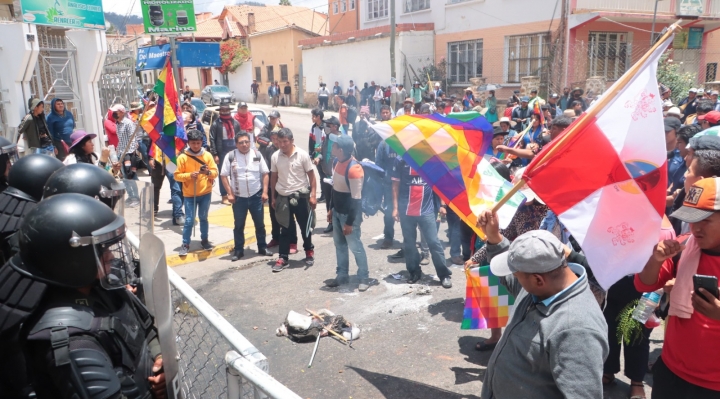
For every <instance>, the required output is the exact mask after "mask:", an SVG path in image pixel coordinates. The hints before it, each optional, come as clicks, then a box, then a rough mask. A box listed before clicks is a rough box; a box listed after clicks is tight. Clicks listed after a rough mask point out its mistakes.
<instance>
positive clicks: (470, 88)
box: [465, 87, 473, 91]
mask: <svg viewBox="0 0 720 399" xmlns="http://www.w3.org/2000/svg"><path fill="white" fill-rule="evenodd" d="M465 91H473V88H472V87H468V88H467V89H465Z"/></svg>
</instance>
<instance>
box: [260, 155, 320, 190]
mask: <svg viewBox="0 0 720 399" xmlns="http://www.w3.org/2000/svg"><path fill="white" fill-rule="evenodd" d="M270 163H271V165H270V171H271V172H273V173H277V174H278V178H277V184H276V185H275V191H277V193H278V194H280V195H282V196H288V195H290V194H292V193H296V192H298V191H300V190H302V189H303V188H308V187H310V181H309V180H308V176H307V174H308V172H310V171H312V170H314V169H313V163H312V161H311V160H310V155H308V153H307V151H305V150H303V149H302V148H299V147H297V146H295V150H294V152H293V153H292V155H290V156H289V157H288V156H287V155H285V154H283V152H282V151H277V152H276V153H274V154H273V155H272V158H271V159H270Z"/></svg>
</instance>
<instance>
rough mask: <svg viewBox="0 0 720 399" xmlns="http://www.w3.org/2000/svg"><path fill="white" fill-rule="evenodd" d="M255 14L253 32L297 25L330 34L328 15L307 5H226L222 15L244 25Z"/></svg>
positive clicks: (320, 33) (321, 33) (317, 32)
mask: <svg viewBox="0 0 720 399" xmlns="http://www.w3.org/2000/svg"><path fill="white" fill-rule="evenodd" d="M249 13H253V14H255V31H254V32H253V33H258V32H264V31H268V30H273V29H278V28H282V27H285V26H289V25H293V24H294V25H296V26H298V27H300V28H302V29H305V30H308V31H311V32H313V33H315V34H318V35H321V36H322V35H327V34H328V24H327V19H328V16H327V15H326V14H323V13H320V12H317V11H314V10H312V9H310V8H307V7H295V6H265V7H258V6H249V5H246V4H243V5H239V6H225V8H224V9H223V12H222V14H221V17H222V16H225V15H227V16H232V18H233V19H235V20H236V21H237V22H239V23H240V24H242V25H243V26H245V27H247V26H248V14H249Z"/></svg>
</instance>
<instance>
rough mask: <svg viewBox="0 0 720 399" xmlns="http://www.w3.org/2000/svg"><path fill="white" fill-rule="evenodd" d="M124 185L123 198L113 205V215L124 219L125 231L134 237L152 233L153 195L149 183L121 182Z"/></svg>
mask: <svg viewBox="0 0 720 399" xmlns="http://www.w3.org/2000/svg"><path fill="white" fill-rule="evenodd" d="M121 181H122V183H123V184H124V185H125V198H124V199H123V200H122V201H118V204H117V205H115V213H117V214H119V215H120V216H122V217H124V218H125V224H126V225H127V229H128V230H129V231H131V232H132V233H133V234H134V235H135V237H137V238H140V237H142V236H143V235H145V233H154V231H155V230H154V224H153V221H154V210H155V209H154V207H155V205H154V203H155V201H154V193H155V191H154V190H153V185H152V183H150V182H145V181H141V180H128V179H123V180H121Z"/></svg>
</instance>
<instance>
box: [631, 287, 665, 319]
mask: <svg viewBox="0 0 720 399" xmlns="http://www.w3.org/2000/svg"><path fill="white" fill-rule="evenodd" d="M662 293H663V290H662V289H659V290H657V291H655V292H646V293H644V294H643V296H642V297H641V298H640V300H638V304H637V306H636V307H635V310H633V314H632V318H633V319H635V320H637V321H639V322H640V323H642V324H645V322H646V321H648V319H649V318H650V315H652V314H653V312H654V311H655V309H656V308H657V307H658V306H659V305H660V298H661V297H662Z"/></svg>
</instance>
